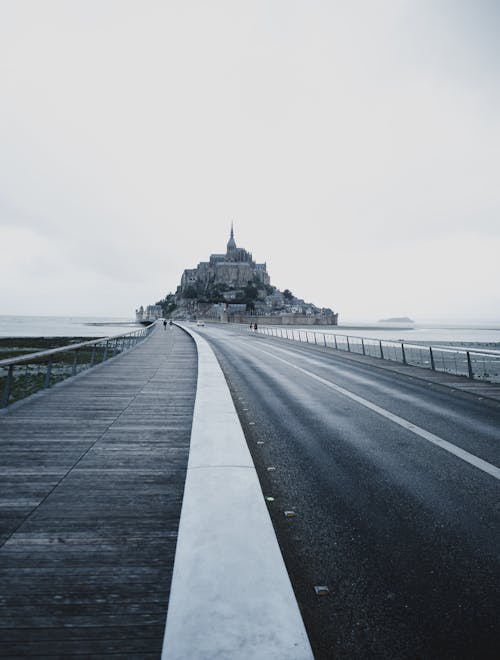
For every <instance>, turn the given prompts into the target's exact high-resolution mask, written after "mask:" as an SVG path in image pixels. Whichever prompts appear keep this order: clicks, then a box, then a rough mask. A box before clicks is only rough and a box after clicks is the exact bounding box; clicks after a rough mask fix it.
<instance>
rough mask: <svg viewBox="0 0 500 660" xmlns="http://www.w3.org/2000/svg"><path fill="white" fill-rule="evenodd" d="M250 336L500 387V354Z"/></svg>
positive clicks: (343, 339) (300, 335)
mask: <svg viewBox="0 0 500 660" xmlns="http://www.w3.org/2000/svg"><path fill="white" fill-rule="evenodd" d="M247 330H248V332H249V333H256V334H262V335H265V336H268V337H277V338H279V339H288V340H290V341H298V342H302V343H307V344H316V345H318V346H324V347H326V348H332V349H334V350H337V351H344V352H347V353H357V354H358V355H368V356H371V357H375V358H380V359H382V360H392V361H393V362H400V363H401V364H408V365H411V366H414V367H423V368H424V369H431V370H432V371H442V372H445V373H449V374H454V375H456V376H465V377H467V378H470V379H471V380H484V381H488V382H490V383H500V353H493V352H487V351H470V350H465V349H460V348H441V347H436V346H426V345H419V344H407V343H406V342H399V341H391V340H386V339H371V338H367V337H356V336H351V335H339V334H333V333H329V332H316V331H310V330H302V329H296V328H289V327H280V328H278V327H273V326H261V327H259V328H258V329H257V330H250V329H249V328H247Z"/></svg>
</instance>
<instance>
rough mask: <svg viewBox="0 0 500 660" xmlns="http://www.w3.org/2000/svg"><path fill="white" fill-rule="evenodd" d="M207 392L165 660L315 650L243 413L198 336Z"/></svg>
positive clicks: (202, 398)
mask: <svg viewBox="0 0 500 660" xmlns="http://www.w3.org/2000/svg"><path fill="white" fill-rule="evenodd" d="M179 327H181V328H183V330H185V331H186V332H188V334H190V335H191V337H192V338H193V339H194V341H195V342H196V347H197V350H198V386H197V392H196V401H195V407H194V415H193V426H192V431H191V448H190V453H189V463H188V470H187V476H186V485H185V490H184V499H183V503H182V512H181V520H180V525H179V535H178V540H177V549H176V555H175V564H174V573H173V578H172V587H171V592H170V601H169V607H168V614H167V624H166V630H165V639H164V642H163V652H162V658H163V659H164V660H186V658H190V659H191V660H202V659H203V660H210V659H214V660H215V658H217V660H223V659H227V660H279V659H282V660H306V659H307V660H311V659H312V658H313V654H312V651H311V647H310V644H309V640H308V637H307V633H306V631H305V627H304V623H303V621H302V617H301V615H300V612H299V608H298V605H297V601H296V600H295V595H294V593H293V589H292V586H291V583H290V579H289V577H288V573H287V571H286V568H285V564H284V562H283V557H282V556H281V552H280V549H279V546H278V542H277V540H276V536H275V533H274V529H273V526H272V524H271V520H270V518H269V514H268V511H267V508H266V504H265V502H264V498H263V496H262V492H261V489H260V483H259V480H258V477H257V473H256V471H255V467H254V465H253V461H252V458H251V456H250V452H249V451H248V447H247V444H246V440H245V436H244V434H243V430H242V428H241V425H240V422H239V419H238V415H237V413H236V410H235V408H234V405H233V401H232V399H231V395H230V393H229V389H228V387H227V384H226V380H225V378H224V375H223V373H222V370H221V368H220V366H219V363H218V361H217V358H216V357H215V354H214V352H213V351H212V349H211V348H210V346H209V345H208V343H207V341H206V340H205V339H203V338H202V337H201V336H200V335H199V334H198V333H196V332H193V331H191V330H190V329H188V328H186V327H184V326H179Z"/></svg>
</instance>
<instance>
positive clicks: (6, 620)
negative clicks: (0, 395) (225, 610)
mask: <svg viewBox="0 0 500 660" xmlns="http://www.w3.org/2000/svg"><path fill="white" fill-rule="evenodd" d="M196 369H197V359H196V350H195V347H194V344H193V343H192V341H191V339H190V338H189V337H187V336H186V335H185V334H184V333H183V332H182V331H181V330H179V329H177V328H173V329H169V330H168V331H167V332H165V331H164V330H163V329H159V330H157V331H156V332H155V333H154V334H153V335H152V336H151V338H150V339H148V340H147V341H146V342H144V343H143V344H142V345H139V346H138V347H137V348H135V349H134V350H132V351H130V352H129V353H126V354H125V355H122V356H120V357H119V358H117V359H116V360H113V361H111V362H110V363H107V364H105V365H103V366H102V367H100V368H99V369H97V370H95V371H88V372H87V373H85V375H83V376H81V377H80V378H79V379H77V380H76V381H74V382H68V383H67V384H66V385H65V386H64V387H63V388H59V389H55V390H51V391H49V392H47V393H46V394H45V395H44V396H41V397H39V398H37V399H35V400H31V401H27V402H26V403H25V404H23V405H21V406H19V407H17V408H15V409H14V410H12V411H8V412H7V414H5V415H2V416H1V417H0V438H1V440H0V447H1V450H2V466H1V468H0V473H1V474H2V475H3V476H2V481H3V485H2V488H1V489H0V521H1V522H0V543H2V546H1V548H0V564H1V566H2V568H1V569H0V581H1V583H2V593H1V594H0V605H1V606H2V609H3V611H4V616H3V617H2V622H1V623H0V656H1V657H11V656H12V657H15V656H17V657H19V656H22V657H30V656H37V657H50V658H57V657H61V658H62V657H64V658H71V657H76V656H79V657H89V658H99V657H108V658H109V657H110V656H115V657H120V658H124V657H127V658H134V657H138V658H139V657H140V658H148V657H156V658H159V657H160V652H161V642H162V638H163V630H164V621H165V616H166V608H167V603H168V593H169V589H170V580H171V575H172V569H173V559H174V553H175V545H176V540H177V528H178V522H179V516H180V508H181V504H182V494H183V490H184V480H185V473H186V467H187V458H188V453H189V438H190V431H191V422H192V412H193V406H194V396H195V390H196V377H197V373H196Z"/></svg>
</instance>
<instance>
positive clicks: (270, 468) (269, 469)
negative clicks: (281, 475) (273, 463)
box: [267, 467, 276, 472]
mask: <svg viewBox="0 0 500 660" xmlns="http://www.w3.org/2000/svg"><path fill="white" fill-rule="evenodd" d="M275 470H276V468H275V467H268V468H267V471H268V472H274V471H275Z"/></svg>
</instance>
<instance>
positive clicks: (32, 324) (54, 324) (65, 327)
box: [0, 315, 143, 337]
mask: <svg viewBox="0 0 500 660" xmlns="http://www.w3.org/2000/svg"><path fill="white" fill-rule="evenodd" d="M142 327H143V326H142V325H140V324H138V323H136V322H135V321H134V320H132V319H130V318H113V317H102V316H92V317H85V316H1V315H0V337H109V336H110V335H121V334H125V333H127V332H133V331H134V330H139V329H140V328H142Z"/></svg>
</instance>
